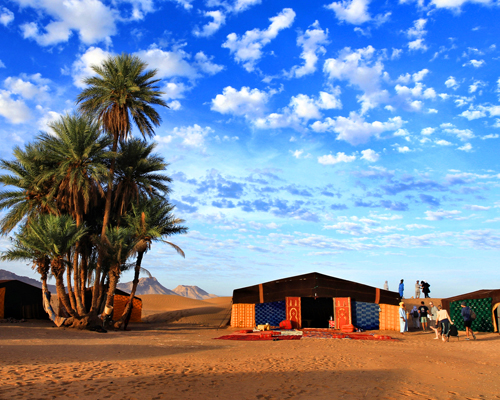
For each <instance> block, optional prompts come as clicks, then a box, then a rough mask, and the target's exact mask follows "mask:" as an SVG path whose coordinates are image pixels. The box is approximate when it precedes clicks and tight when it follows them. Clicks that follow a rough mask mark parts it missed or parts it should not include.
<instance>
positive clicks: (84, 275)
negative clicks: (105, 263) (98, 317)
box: [80, 253, 88, 310]
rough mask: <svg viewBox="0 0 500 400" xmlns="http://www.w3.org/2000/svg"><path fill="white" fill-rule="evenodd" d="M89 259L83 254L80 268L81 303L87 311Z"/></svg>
mask: <svg viewBox="0 0 500 400" xmlns="http://www.w3.org/2000/svg"><path fill="white" fill-rule="evenodd" d="M87 260H88V259H87V257H86V255H84V254H83V253H82V265H81V266H80V301H81V302H82V304H83V307H84V308H85V310H87V306H86V304H85V291H86V289H87V285H86V283H87Z"/></svg>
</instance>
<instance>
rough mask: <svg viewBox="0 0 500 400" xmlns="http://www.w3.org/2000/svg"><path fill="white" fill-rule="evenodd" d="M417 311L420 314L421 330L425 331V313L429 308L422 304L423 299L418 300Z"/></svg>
mask: <svg viewBox="0 0 500 400" xmlns="http://www.w3.org/2000/svg"><path fill="white" fill-rule="evenodd" d="M418 313H419V314H420V323H421V324H422V330H423V331H424V332H425V331H426V330H427V314H428V313H429V308H428V307H427V306H426V305H425V304H424V302H423V301H421V302H420V307H418Z"/></svg>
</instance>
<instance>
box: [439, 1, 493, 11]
mask: <svg viewBox="0 0 500 400" xmlns="http://www.w3.org/2000/svg"><path fill="white" fill-rule="evenodd" d="M469 2H470V3H479V4H485V5H487V4H491V0H432V4H434V5H435V6H436V7H437V8H449V9H458V8H460V7H461V6H462V5H463V4H465V3H469Z"/></svg>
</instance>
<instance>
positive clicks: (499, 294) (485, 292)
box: [441, 289, 500, 310]
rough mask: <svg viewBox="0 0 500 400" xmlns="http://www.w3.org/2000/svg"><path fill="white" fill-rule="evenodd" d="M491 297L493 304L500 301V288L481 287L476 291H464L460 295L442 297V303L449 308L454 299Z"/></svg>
mask: <svg viewBox="0 0 500 400" xmlns="http://www.w3.org/2000/svg"><path fill="white" fill-rule="evenodd" d="M488 297H491V299H492V304H496V303H500V289H481V290H476V291H475V292H470V293H464V294H460V295H458V296H453V297H448V298H446V299H442V300H441V303H442V305H443V308H445V309H447V310H449V309H450V304H451V303H453V302H454V301H460V300H472V299H486V298H488Z"/></svg>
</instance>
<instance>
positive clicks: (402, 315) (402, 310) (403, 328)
mask: <svg viewBox="0 0 500 400" xmlns="http://www.w3.org/2000/svg"><path fill="white" fill-rule="evenodd" d="M399 331H400V332H401V335H404V334H405V332H408V317H407V316H406V306H405V303H404V302H401V303H399Z"/></svg>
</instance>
